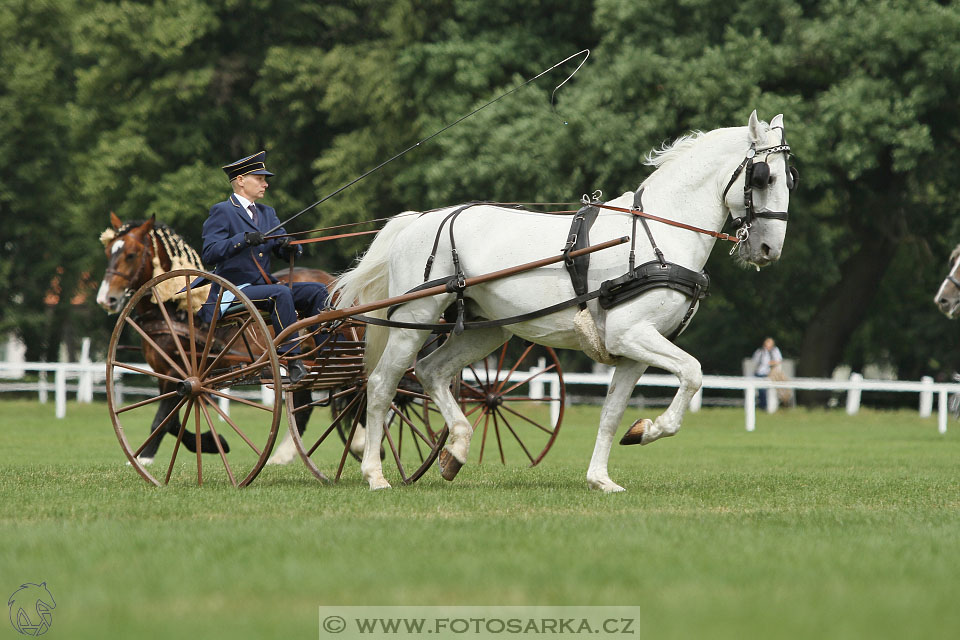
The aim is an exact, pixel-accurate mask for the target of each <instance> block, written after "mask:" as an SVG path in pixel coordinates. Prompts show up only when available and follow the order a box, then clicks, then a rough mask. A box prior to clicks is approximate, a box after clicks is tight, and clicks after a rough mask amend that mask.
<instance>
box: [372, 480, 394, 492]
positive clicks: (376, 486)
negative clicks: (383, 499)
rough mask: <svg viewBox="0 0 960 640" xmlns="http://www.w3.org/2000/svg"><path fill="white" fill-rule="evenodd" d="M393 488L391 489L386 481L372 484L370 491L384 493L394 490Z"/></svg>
mask: <svg viewBox="0 0 960 640" xmlns="http://www.w3.org/2000/svg"><path fill="white" fill-rule="evenodd" d="M392 488H393V487H391V486H390V483H389V482H387V481H386V480H382V481H380V482H371V483H370V491H382V490H383V489H392Z"/></svg>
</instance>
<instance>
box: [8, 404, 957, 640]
mask: <svg viewBox="0 0 960 640" xmlns="http://www.w3.org/2000/svg"><path fill="white" fill-rule="evenodd" d="M53 411H54V408H53V405H52V404H48V405H40V404H37V403H36V402H33V401H4V402H0V540H2V542H0V597H2V596H5V595H7V594H8V593H13V592H14V591H15V590H16V589H17V588H18V586H19V585H20V584H21V583H23V582H37V583H39V582H41V581H46V582H47V584H48V586H49V587H50V589H51V591H52V592H53V594H54V596H55V598H56V602H57V607H56V609H55V611H54V621H53V625H52V627H51V629H50V632H49V634H47V636H46V637H49V638H137V639H138V640H146V639H150V638H178V637H190V638H203V639H206V638H231V639H238V638H316V637H317V636H318V616H317V607H318V606H320V605H377V604H382V605H387V604H391V605H397V604H473V605H488V604H541V605H601V604H603V605H630V606H636V607H638V609H637V612H638V628H637V636H638V637H644V638H738V639H742V638H955V637H958V636H960V606H958V600H960V510H958V507H960V467H958V460H960V426H957V425H955V424H951V425H950V431H949V432H948V433H947V434H946V435H940V434H938V433H937V430H936V422H935V420H936V419H935V418H929V419H925V420H921V419H920V418H918V417H917V414H916V413H915V412H870V411H864V412H862V413H861V414H859V415H857V416H854V417H848V416H846V415H845V414H844V413H842V412H840V411H834V412H819V411H806V410H793V411H786V412H781V413H779V414H777V415H774V416H768V415H766V414H762V415H758V427H757V431H756V432H754V433H746V432H745V431H744V429H743V413H742V411H740V410H734V409H713V410H704V411H702V412H700V413H696V414H689V415H688V418H687V421H686V424H685V425H684V428H683V429H682V430H681V432H680V434H679V435H678V436H677V437H675V438H672V439H668V440H665V441H663V442H658V443H656V444H654V445H652V446H649V447H642V448H641V447H617V448H615V449H614V452H613V455H612V456H611V475H612V477H613V479H614V480H615V481H617V482H619V483H620V484H622V485H624V486H625V487H627V489H628V492H627V493H625V494H619V495H601V494H598V493H594V492H589V491H588V490H587V489H586V485H585V481H584V474H585V471H586V465H587V461H588V460H589V456H590V452H591V450H592V446H593V439H594V436H595V424H596V419H597V414H598V410H597V409H596V408H594V407H576V408H573V409H572V410H571V411H569V412H568V414H567V418H566V420H565V422H564V425H563V432H562V433H561V436H560V438H559V439H558V442H557V444H556V445H555V446H554V448H553V450H552V451H551V452H550V454H549V455H548V456H547V457H546V459H545V461H544V462H543V464H541V465H540V466H539V467H537V468H534V469H525V468H523V467H520V466H508V467H506V468H504V467H502V466H500V465H499V464H489V463H488V462H485V463H484V464H483V465H482V466H477V465H469V466H467V467H465V468H464V470H463V472H462V473H461V475H460V477H459V478H458V479H457V481H456V482H455V483H453V484H450V483H446V482H444V481H443V480H441V479H440V478H439V476H438V474H436V473H435V472H431V473H430V474H428V475H427V476H426V477H425V478H424V479H423V480H422V481H421V482H419V483H418V484H416V485H414V486H411V487H400V488H397V489H394V490H393V491H389V492H377V493H371V492H369V491H367V490H366V489H365V487H364V485H363V484H362V482H361V480H360V477H359V471H358V470H357V469H355V468H354V469H353V470H352V471H351V472H350V473H349V474H348V475H347V477H346V478H345V479H344V481H343V482H342V483H341V484H339V485H337V486H333V487H328V486H322V485H320V484H318V483H317V482H316V481H315V480H313V479H312V477H310V476H309V475H308V474H307V472H306V470H305V469H304V468H303V467H302V465H300V464H299V463H295V464H294V465H292V466H290V467H285V468H271V467H268V468H267V469H265V470H264V472H263V473H262V474H261V475H260V477H259V478H258V479H257V480H256V481H255V482H254V484H253V485H252V486H251V487H250V488H248V489H245V490H236V489H233V488H231V487H229V486H228V485H225V484H223V483H217V484H216V485H214V486H210V485H208V486H204V487H203V488H196V487H192V486H176V487H168V488H164V489H156V488H153V487H150V486H148V485H147V484H146V483H145V482H144V481H143V480H141V479H140V477H139V476H137V475H136V473H135V472H134V471H133V470H132V469H131V468H130V467H127V466H125V465H124V464H123V462H124V459H123V456H122V453H121V451H120V448H119V446H118V444H117V442H116V438H115V436H114V435H113V431H112V428H111V427H110V421H109V417H108V415H107V409H106V406H105V405H103V404H94V405H75V404H71V405H69V407H68V414H67V415H68V417H67V419H65V420H56V419H55V418H54V416H53ZM631 411H635V410H631ZM636 417H638V415H633V416H632V418H636ZM314 428H316V426H315V427H314ZM621 432H622V429H621ZM144 435H145V434H144ZM163 446H165V447H166V446H171V442H170V441H169V440H168V441H167V442H165V443H164V445H163ZM3 589H6V592H4V591H2V590H3ZM8 637H9V638H14V637H20V636H18V634H17V633H16V631H14V629H13V628H12V627H11V626H10V625H8V624H7V623H0V639H2V638H8Z"/></svg>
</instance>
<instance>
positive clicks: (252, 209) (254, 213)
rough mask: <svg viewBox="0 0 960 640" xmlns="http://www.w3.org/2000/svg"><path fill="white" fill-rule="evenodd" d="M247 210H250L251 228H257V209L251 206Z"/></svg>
mask: <svg viewBox="0 0 960 640" xmlns="http://www.w3.org/2000/svg"><path fill="white" fill-rule="evenodd" d="M247 208H248V209H250V213H251V214H253V226H255V227H256V226H257V207H256V206H254V205H252V204H251V205H250V206H249V207H247Z"/></svg>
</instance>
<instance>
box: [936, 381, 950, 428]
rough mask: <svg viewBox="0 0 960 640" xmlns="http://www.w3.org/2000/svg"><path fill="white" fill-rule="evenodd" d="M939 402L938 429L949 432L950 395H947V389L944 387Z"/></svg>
mask: <svg viewBox="0 0 960 640" xmlns="http://www.w3.org/2000/svg"><path fill="white" fill-rule="evenodd" d="M938 395H939V396H940V397H939V398H938V403H937V431H939V432H940V433H946V432H947V405H948V404H949V397H948V395H947V390H946V389H942V390H941V391H940V393H939V394H938Z"/></svg>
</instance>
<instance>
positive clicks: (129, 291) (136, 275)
mask: <svg viewBox="0 0 960 640" xmlns="http://www.w3.org/2000/svg"><path fill="white" fill-rule="evenodd" d="M117 240H122V238H117ZM117 253H121V252H119V251H118V252H117ZM149 253H150V246H149V244H148V243H144V244H143V251H141V252H140V262H139V264H137V267H136V268H135V269H134V270H133V272H132V273H130V274H129V275H128V274H126V273H121V272H120V271H117V270H116V269H114V268H113V267H111V266H107V269H106V271H104V276H111V277H116V278H121V279H123V280H125V281H126V282H127V286H126V287H124V289H123V301H124V302H126V301H127V300H129V299H130V297H131V296H132V295H133V294H134V293H136V288H135V284H136V283H137V281H138V280H139V279H140V276H141V274H142V273H143V269H144V267H146V265H147V262H148V260H149V258H148V254H149ZM114 255H116V254H114ZM114 261H115V260H111V262H114Z"/></svg>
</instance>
